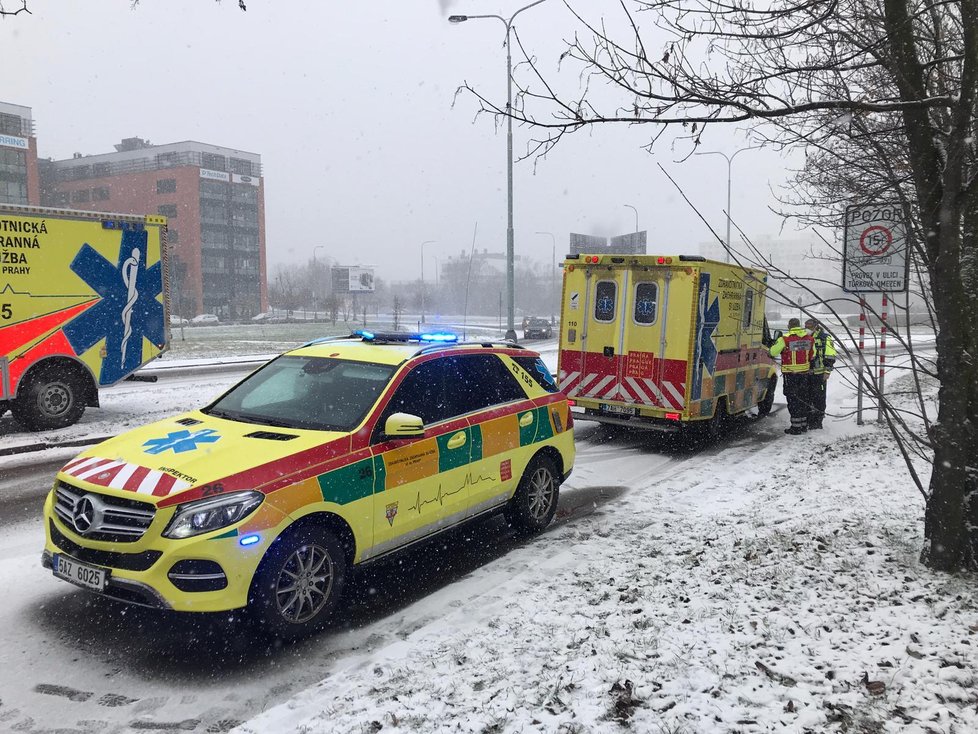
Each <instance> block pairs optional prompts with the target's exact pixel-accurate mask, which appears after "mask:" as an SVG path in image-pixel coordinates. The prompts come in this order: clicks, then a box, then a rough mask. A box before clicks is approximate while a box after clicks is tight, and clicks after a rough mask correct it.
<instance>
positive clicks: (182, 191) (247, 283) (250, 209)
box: [39, 138, 268, 321]
mask: <svg viewBox="0 0 978 734" xmlns="http://www.w3.org/2000/svg"><path fill="white" fill-rule="evenodd" d="M115 149H116V150H115V152H114V153H104V154H99V155H86V156H83V155H80V154H76V155H75V156H74V157H73V158H69V159H66V160H41V161H40V166H39V170H40V178H41V183H40V202H41V204H43V205H44V206H53V207H61V208H71V209H87V210H92V211H99V210H103V211H109V212H119V213H126V214H162V215H164V216H166V217H167V218H168V221H169V228H168V230H169V253H170V303H171V311H172V313H173V314H176V315H179V316H183V317H185V318H191V317H193V316H194V315H196V314H199V313H213V314H217V315H218V316H219V317H220V318H221V320H222V321H223V320H232V319H246V318H249V317H251V316H255V315H256V314H259V313H261V312H263V311H266V310H267V309H268V287H267V278H266V268H265V204H264V201H265V198H264V181H263V179H262V171H261V156H260V155H258V154H256V153H246V152H243V151H239V150H233V149H231V148H224V147H221V146H218V145H209V144H206V143H198V142H194V141H186V142H181V143H168V144H165V145H151V144H150V143H149V142H147V141H145V140H142V139H141V138H126V139H124V140H123V141H122V142H121V143H119V144H118V145H116V146H115Z"/></svg>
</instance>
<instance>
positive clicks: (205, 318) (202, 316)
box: [190, 313, 221, 326]
mask: <svg viewBox="0 0 978 734" xmlns="http://www.w3.org/2000/svg"><path fill="white" fill-rule="evenodd" d="M190 323H191V324H197V325H198V326H200V325H201V324H219V323H221V320H220V319H219V318H217V316H216V315H215V314H212V313H199V314H197V315H196V316H194V317H193V318H192V319H190Z"/></svg>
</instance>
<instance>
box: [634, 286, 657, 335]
mask: <svg viewBox="0 0 978 734" xmlns="http://www.w3.org/2000/svg"><path fill="white" fill-rule="evenodd" d="M658 314H659V286H658V285H657V284H655V283H638V284H636V286H635V306H634V309H633V312H632V318H634V319H635V323H636V324H639V325H641V326H648V325H650V324H654V323H655V319H656V316H658Z"/></svg>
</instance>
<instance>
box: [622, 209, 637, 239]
mask: <svg viewBox="0 0 978 734" xmlns="http://www.w3.org/2000/svg"><path fill="white" fill-rule="evenodd" d="M623 206H627V207H628V208H629V209H631V210H632V211H633V212H635V231H636V232H638V209H636V208H635V207H633V206H632V205H631V204H624V205H623Z"/></svg>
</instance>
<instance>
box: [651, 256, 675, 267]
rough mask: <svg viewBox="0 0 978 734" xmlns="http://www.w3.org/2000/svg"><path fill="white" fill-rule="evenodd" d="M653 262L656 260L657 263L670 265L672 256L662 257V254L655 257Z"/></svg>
mask: <svg viewBox="0 0 978 734" xmlns="http://www.w3.org/2000/svg"><path fill="white" fill-rule="evenodd" d="M655 262H656V264H657V265H672V258H671V257H663V256H662V255H660V256H659V257H657V258H656V259H655Z"/></svg>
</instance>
